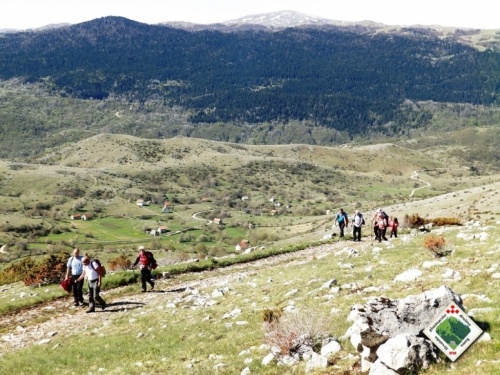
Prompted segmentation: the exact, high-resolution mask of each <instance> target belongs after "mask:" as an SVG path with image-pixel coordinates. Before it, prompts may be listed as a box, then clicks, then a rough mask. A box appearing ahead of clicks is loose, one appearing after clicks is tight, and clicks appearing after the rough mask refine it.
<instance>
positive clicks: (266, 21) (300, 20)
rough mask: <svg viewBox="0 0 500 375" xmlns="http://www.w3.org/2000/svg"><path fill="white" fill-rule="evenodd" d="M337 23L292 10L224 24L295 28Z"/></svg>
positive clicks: (254, 16) (257, 15)
mask: <svg viewBox="0 0 500 375" xmlns="http://www.w3.org/2000/svg"><path fill="white" fill-rule="evenodd" d="M334 22H336V21H333V20H330V19H326V18H321V17H316V16H311V15H307V14H304V13H299V12H295V11H292V10H282V11H279V12H272V13H261V14H254V15H248V16H245V17H241V18H237V19H234V20H229V21H225V22H223V24H225V25H234V24H249V25H261V26H265V27H273V28H274V27H295V26H301V25H319V24H330V23H334Z"/></svg>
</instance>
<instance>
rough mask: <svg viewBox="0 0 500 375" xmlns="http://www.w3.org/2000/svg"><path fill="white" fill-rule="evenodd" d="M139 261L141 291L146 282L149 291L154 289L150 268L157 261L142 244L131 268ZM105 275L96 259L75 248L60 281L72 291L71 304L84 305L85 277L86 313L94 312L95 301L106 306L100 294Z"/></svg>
mask: <svg viewBox="0 0 500 375" xmlns="http://www.w3.org/2000/svg"><path fill="white" fill-rule="evenodd" d="M138 263H140V270H141V283H142V292H146V283H149V285H151V291H153V290H154V289H155V283H154V281H153V275H152V273H151V271H152V270H154V269H156V267H157V263H156V260H155V258H154V256H153V253H151V252H150V251H146V248H145V247H144V246H139V253H138V254H137V258H136V260H135V263H134V264H133V265H132V267H131V268H132V269H133V268H134V267H135V266H137V264H138ZM105 275H106V269H105V268H104V267H103V266H102V265H101V262H100V261H99V260H98V259H91V258H90V256H89V255H88V254H87V253H85V255H84V256H82V255H80V250H79V249H78V248H75V249H74V250H73V255H72V256H71V257H70V258H69V259H68V262H67V264H66V277H65V279H64V280H63V282H62V283H61V287H63V289H64V290H66V291H67V292H68V293H71V292H73V299H74V303H73V306H75V307H76V306H82V307H85V303H84V294H83V284H84V281H85V279H87V283H88V297H89V303H88V305H89V308H88V310H87V311H86V312H87V313H93V312H95V305H96V302H97V303H98V304H99V305H100V306H101V309H102V310H104V309H105V308H106V307H107V304H106V301H104V299H103V298H102V297H101V296H100V292H101V286H102V278H103V277H104V276H105Z"/></svg>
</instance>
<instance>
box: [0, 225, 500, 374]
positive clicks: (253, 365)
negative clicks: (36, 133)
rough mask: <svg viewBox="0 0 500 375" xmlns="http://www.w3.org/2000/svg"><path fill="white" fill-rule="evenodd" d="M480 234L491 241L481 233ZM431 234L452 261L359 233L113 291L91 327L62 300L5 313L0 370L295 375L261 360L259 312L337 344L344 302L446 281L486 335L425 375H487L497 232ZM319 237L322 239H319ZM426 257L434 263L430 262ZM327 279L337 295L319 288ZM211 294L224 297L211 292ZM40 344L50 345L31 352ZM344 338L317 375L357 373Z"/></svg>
mask: <svg viewBox="0 0 500 375" xmlns="http://www.w3.org/2000/svg"><path fill="white" fill-rule="evenodd" d="M481 232H485V233H487V235H486V236H484V235H481V236H479V235H480V233H481ZM433 234H434V235H443V236H444V238H445V240H446V248H447V249H449V250H450V251H451V252H452V253H451V255H449V256H448V257H446V258H442V259H436V258H433V255H432V253H430V252H429V251H428V250H426V249H425V248H424V247H423V240H424V239H425V237H426V235H419V236H417V237H412V236H409V235H408V234H401V233H400V236H399V237H398V239H393V240H391V241H390V242H387V243H383V244H382V245H378V244H373V243H372V242H371V241H370V240H369V239H367V238H365V239H364V241H363V242H361V243H357V244H352V243H345V242H338V243H335V244H330V245H322V246H316V247H312V248H308V249H306V250H303V251H301V252H297V253H294V254H289V255H283V256H278V257H275V258H273V259H268V260H263V261H259V262H257V263H255V264H245V265H242V266H237V267H233V268H227V269H223V270H218V271H217V272H205V273H203V274H188V275H183V276H179V277H176V278H174V279H167V280H159V281H158V291H157V292H156V293H146V294H140V293H138V291H139V289H140V287H139V286H138V285H132V286H129V287H126V288H121V289H115V290H112V291H108V292H106V293H104V298H105V299H106V301H107V302H108V303H109V307H108V308H107V309H106V310H105V311H103V312H101V311H98V312H97V313H96V314H94V315H93V316H92V319H90V320H89V319H86V318H87V317H88V316H84V315H85V314H84V313H83V310H81V309H78V308H72V307H69V306H70V305H71V303H70V299H69V298H68V299H60V300H56V301H53V302H49V303H47V304H45V305H42V306H40V307H39V308H37V309H34V310H28V311H23V312H20V313H18V314H16V315H15V317H14V316H2V317H0V327H1V333H2V337H4V345H3V346H2V349H1V352H2V354H3V355H2V356H0V364H1V366H2V369H4V371H7V372H8V373H12V374H27V373H33V372H35V373H49V372H53V371H54V370H56V371H57V372H60V373H74V374H87V373H88V372H89V371H90V372H93V373H96V372H98V371H103V372H105V373H111V374H137V373H138V372H141V373H144V372H147V373H149V374H162V373H166V372H168V373H176V374H192V373H195V374H205V373H212V372H216V371H217V373H222V374H235V373H240V372H241V371H242V369H243V368H245V367H247V366H248V367H250V369H251V372H252V373H254V374H282V373H283V372H284V371H296V372H303V371H304V366H305V365H304V363H299V364H298V365H297V366H296V367H294V368H287V367H282V366H278V365H277V364H275V363H274V364H271V365H270V366H263V365H262V364H261V361H262V358H263V357H264V356H265V355H267V353H268V352H269V349H267V350H266V349H260V347H261V345H262V344H267V343H268V341H267V340H266V336H265V334H264V333H265V331H264V327H263V320H262V316H263V310H264V309H280V310H281V309H284V310H283V313H282V314H283V318H286V316H287V315H288V314H290V312H287V311H292V310H295V311H299V312H301V313H302V314H306V316H307V318H306V319H307V320H308V322H309V323H311V324H313V325H314V324H321V327H320V328H321V331H323V332H325V333H327V334H330V335H333V336H336V337H341V336H342V335H343V334H344V333H345V332H346V330H347V328H348V327H349V326H350V324H351V323H350V322H347V321H346V317H347V315H348V314H349V312H350V307H351V306H352V305H354V304H357V303H364V302H365V301H366V299H368V298H370V297H377V296H380V295H384V296H387V297H389V298H402V297H405V296H408V295H410V294H419V293H421V292H422V291H425V290H429V289H431V288H435V287H439V286H440V285H443V284H446V285H449V286H450V287H451V288H452V289H453V290H455V291H456V292H458V293H459V294H461V295H462V297H463V298H464V304H465V306H466V307H467V309H468V311H469V312H470V313H472V314H474V317H475V320H476V321H477V322H478V323H479V324H480V325H481V326H482V327H483V328H484V329H486V330H487V332H488V333H489V334H490V335H491V337H493V340H492V341H485V342H478V343H475V344H474V345H473V346H472V347H471V348H470V349H469V350H468V351H467V352H466V353H465V354H463V355H462V357H461V358H460V359H459V360H458V362H457V363H451V362H449V361H446V360H445V361H443V362H441V363H440V364H436V365H432V366H431V368H430V369H428V370H427V371H426V372H425V373H426V374H433V375H440V374H447V373H449V372H450V371H453V373H456V374H463V375H465V374H467V375H468V374H485V373H488V374H495V373H497V366H496V363H495V360H496V359H497V352H498V351H497V349H498V348H497V344H496V337H497V336H498V334H499V329H500V326H499V324H498V321H497V316H498V308H497V307H496V306H498V302H499V301H498V298H499V297H498V292H497V291H498V279H497V278H496V276H495V272H496V271H495V267H496V265H495V264H498V263H499V258H498V257H499V255H498V254H499V252H498V249H497V247H498V246H497V242H498V239H499V234H500V228H499V227H498V225H497V224H493V225H489V226H488V227H476V226H473V225H470V226H466V227H463V228H456V227H455V228H440V229H436V228H434V230H433ZM315 235H316V238H320V237H321V236H322V234H321V232H317V233H316V234H315ZM463 235H466V236H469V238H471V239H466V237H464V236H463ZM347 245H348V246H349V247H350V248H353V249H355V250H356V252H357V253H358V254H359V256H355V257H348V256H347V254H346V253H345V252H343V251H342V250H343V249H344V248H345V247H346V246H347ZM425 262H434V263H433V265H432V266H428V265H424V263H425ZM387 265H391V266H390V267H388V266H387ZM411 268H418V269H420V270H421V271H422V276H421V277H419V278H418V279H417V280H416V281H414V282H408V283H402V282H395V281H393V280H394V278H395V277H396V276H397V275H398V274H400V273H401V272H403V271H405V270H408V269H411ZM448 270H453V271H454V272H455V273H454V274H453V275H454V276H453V277H449V276H445V273H448V274H450V272H449V271H448ZM332 278H335V279H336V280H337V283H338V286H339V287H340V289H339V290H335V291H331V290H329V289H321V288H320V287H321V286H322V285H323V284H324V283H325V282H326V281H327V280H329V279H332ZM216 290H221V291H222V292H223V293H222V295H220V296H218V297H217V296H215V294H214V295H212V293H213V292H214V291H216ZM23 292H24V293H27V295H26V296H25V297H22V298H33V297H28V293H33V292H35V293H38V294H44V293H50V290H49V289H47V290H46V291H44V288H37V289H27V288H25V287H21V286H20V285H17V284H16V285H10V286H8V287H4V288H3V289H2V292H1V293H0V299H4V300H21V299H22V298H21V297H20V295H21V293H23ZM33 314H36V315H37V319H36V320H34V319H33ZM302 316H304V315H302ZM320 317H325V320H323V321H322V320H321V319H319V318H320ZM16 327H17V328H16ZM42 339H47V340H50V341H48V343H45V344H39V345H37V343H39V342H41V340H42ZM340 342H341V345H342V351H341V352H340V353H339V354H338V355H336V356H334V357H332V358H331V363H332V364H333V365H334V366H331V367H329V368H327V369H326V370H324V371H317V372H315V373H317V374H345V373H359V355H358V354H357V353H356V351H355V350H354V348H353V347H352V345H351V344H350V342H349V341H348V340H340ZM28 358H29V360H28ZM82 363H86V366H82ZM221 363H223V364H224V365H220V364H221ZM215 366H218V367H220V368H219V369H218V370H216V367H215ZM100 369H102V370H100Z"/></svg>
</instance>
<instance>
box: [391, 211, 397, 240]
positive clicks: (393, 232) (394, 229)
mask: <svg viewBox="0 0 500 375" xmlns="http://www.w3.org/2000/svg"><path fill="white" fill-rule="evenodd" d="M398 227H399V222H398V218H397V217H395V218H393V217H392V216H391V217H390V218H389V232H390V237H389V238H392V236H393V235H394V238H398Z"/></svg>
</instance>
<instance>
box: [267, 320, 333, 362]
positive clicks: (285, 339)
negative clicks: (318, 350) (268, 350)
mask: <svg viewBox="0 0 500 375" xmlns="http://www.w3.org/2000/svg"><path fill="white" fill-rule="evenodd" d="M328 325H329V320H328V318H327V317H326V316H325V315H323V314H321V313H320V312H319V311H297V312H289V313H287V314H283V315H281V316H280V317H279V318H278V319H272V320H271V321H270V322H269V323H264V331H265V337H266V341H267V344H268V345H269V346H271V347H278V348H280V350H281V353H282V354H283V355H294V354H303V353H304V352H307V351H309V350H310V349H311V348H315V347H317V346H318V345H319V344H321V340H322V339H324V338H326V337H328V336H329V333H328V332H327V327H328Z"/></svg>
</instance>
